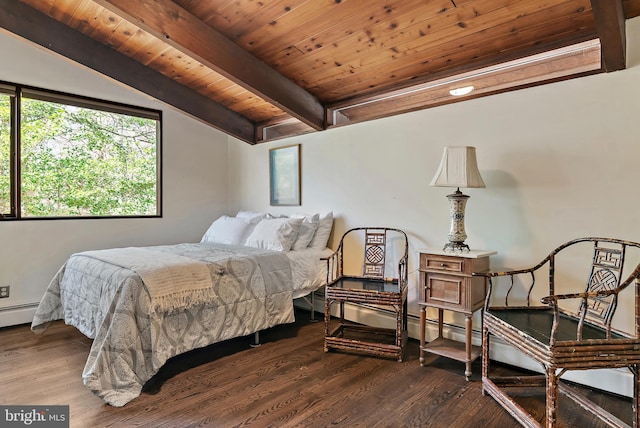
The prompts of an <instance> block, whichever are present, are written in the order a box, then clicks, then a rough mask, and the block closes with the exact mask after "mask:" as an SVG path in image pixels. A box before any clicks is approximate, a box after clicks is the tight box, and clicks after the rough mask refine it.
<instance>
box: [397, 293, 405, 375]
mask: <svg viewBox="0 0 640 428" xmlns="http://www.w3.org/2000/svg"><path fill="white" fill-rule="evenodd" d="M395 309H396V346H397V347H398V348H400V349H401V351H400V354H399V355H398V362H400V363H401V362H402V357H403V355H402V337H403V331H404V329H403V327H404V324H403V321H404V305H403V304H400V305H398V306H397V307H396V308H395Z"/></svg>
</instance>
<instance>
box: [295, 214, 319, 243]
mask: <svg viewBox="0 0 640 428" xmlns="http://www.w3.org/2000/svg"><path fill="white" fill-rule="evenodd" d="M291 218H301V219H303V220H302V224H301V225H300V230H299V231H298V236H296V240H295V241H293V245H292V246H291V249H292V250H304V249H305V248H307V246H308V245H309V243H310V242H311V240H312V239H313V235H314V234H315V233H316V230H318V226H319V225H320V214H314V215H310V216H309V215H305V214H293V215H292V216H291Z"/></svg>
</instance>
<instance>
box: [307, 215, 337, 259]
mask: <svg viewBox="0 0 640 428" xmlns="http://www.w3.org/2000/svg"><path fill="white" fill-rule="evenodd" d="M331 228H333V211H329V212H328V213H326V214H325V215H324V216H322V217H320V224H319V225H318V230H316V233H315V234H314V235H313V238H312V239H311V242H310V243H309V248H317V249H320V250H322V249H325V248H327V242H329V235H331Z"/></svg>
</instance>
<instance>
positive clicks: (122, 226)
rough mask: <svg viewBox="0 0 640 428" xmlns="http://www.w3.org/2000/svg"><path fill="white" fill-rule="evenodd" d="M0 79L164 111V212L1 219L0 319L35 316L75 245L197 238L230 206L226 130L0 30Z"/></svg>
mask: <svg viewBox="0 0 640 428" xmlns="http://www.w3.org/2000/svg"><path fill="white" fill-rule="evenodd" d="M0 52H2V55H3V58H4V61H3V63H2V67H0V80H4V81H7V82H12V83H21V84H25V85H32V86H37V87H40V88H46V89H52V90H56V91H63V92H69V93H73V94H79V95H85V96H89V97H95V98H100V99H105V100H112V101H117V102H122V103H127V104H132V105H137V106H143V107H149V108H153V109H157V110H162V111H163V133H164V135H163V146H162V149H163V216H162V218H155V219H117V220H116V219H113V220H89V219H85V220H40V221H36V220H24V221H0V285H10V286H11V296H10V297H9V298H8V299H0V326H5V325H13V324H18V323H25V322H30V321H31V318H32V315H33V307H34V305H35V304H37V303H38V302H39V301H40V298H41V297H42V295H43V293H44V290H45V289H46V287H47V285H48V283H49V281H50V280H51V278H52V277H53V275H54V274H55V273H56V271H57V270H58V268H59V267H60V266H61V265H62V263H63V262H64V261H65V260H66V258H67V257H68V256H69V255H70V254H71V253H73V252H76V251H82V250H88V249H99V248H107V247H119V246H129V245H155V244H165V243H175V242H191V241H199V240H200V237H201V236H202V234H203V233H204V231H205V230H206V229H207V227H208V226H209V224H210V223H211V221H212V219H214V218H216V217H218V216H219V215H221V214H224V213H226V210H227V196H228V190H227V189H228V183H227V137H226V135H224V134H222V133H220V132H218V131H216V130H214V129H212V128H211V127H209V126H206V125H204V124H202V123H200V122H197V121H195V120H193V119H191V118H189V117H187V116H185V115H184V114H180V113H177V112H176V111H174V110H172V109H171V108H170V107H167V106H166V105H164V104H161V103H159V102H157V101H154V100H152V99H151V98H150V97H148V96H146V95H144V94H140V93H138V92H135V91H132V90H130V89H128V88H126V87H124V86H122V85H120V84H117V83H115V82H113V81H112V80H110V79H108V78H105V77H102V76H100V75H98V74H97V73H95V72H93V71H91V70H88V69H86V68H84V67H81V66H78V65H77V64H75V63H71V62H70V61H68V60H65V59H62V58H60V57H58V56H56V55H54V54H52V53H50V52H48V51H45V50H44V49H41V48H39V47H36V46H34V45H32V44H30V43H28V42H26V41H24V40H22V39H18V38H16V37H15V36H10V35H9V34H8V33H5V32H0Z"/></svg>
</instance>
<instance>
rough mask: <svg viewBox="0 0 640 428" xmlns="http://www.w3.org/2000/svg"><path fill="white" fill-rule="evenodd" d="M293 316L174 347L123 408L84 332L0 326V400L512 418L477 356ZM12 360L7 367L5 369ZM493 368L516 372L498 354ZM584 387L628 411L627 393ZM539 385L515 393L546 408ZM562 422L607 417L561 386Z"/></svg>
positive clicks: (124, 411) (163, 418)
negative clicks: (93, 376) (105, 392)
mask: <svg viewBox="0 0 640 428" xmlns="http://www.w3.org/2000/svg"><path fill="white" fill-rule="evenodd" d="M296 317H297V319H298V321H296V322H295V323H293V324H289V325H283V326H277V327H274V328H272V329H269V330H267V331H265V332H263V333H262V334H261V339H262V342H263V344H262V346H260V347H258V348H251V347H249V343H250V342H251V339H252V338H250V337H245V338H237V339H233V340H229V341H226V342H223V343H219V344H215V345H212V346H208V347H206V348H202V349H199V350H195V351H192V352H189V353H187V354H184V355H180V356H178V357H175V358H173V359H171V360H170V361H169V362H167V364H166V365H165V366H164V367H163V368H162V369H161V370H160V372H159V373H158V374H157V375H156V376H155V377H154V378H153V379H152V380H150V381H149V382H147V384H146V385H145V388H144V389H143V392H142V394H141V395H140V397H138V398H136V399H135V400H133V401H131V402H130V403H128V404H127V405H126V406H124V407H121V408H116V407H111V406H109V405H107V404H105V403H104V402H102V401H101V400H100V399H98V398H97V397H96V396H94V395H93V394H92V393H91V392H90V391H89V390H88V389H86V387H84V385H83V384H82V379H81V375H82V369H83V367H84V363H85V360H86V358H87V355H88V353H89V349H90V346H91V340H89V339H87V338H86V337H84V336H83V335H82V334H81V333H79V332H78V331H77V330H76V329H75V328H73V327H70V326H66V325H64V323H62V322H55V323H53V324H52V326H51V327H50V328H49V330H47V331H46V332H45V333H44V334H43V335H41V336H37V335H35V334H33V333H32V332H31V331H30V330H29V326H18V327H10V328H4V329H0V367H3V368H4V369H3V370H0V404H4V405H7V404H21V405H36V404H41V405H69V406H70V421H71V426H72V427H133V426H135V427H153V428H158V427H167V428H169V427H170V428H175V427H208V426H211V427H236V426H247V425H250V426H258V427H325V426H345V427H353V426H363V427H399V426H402V427H413V426H415V427H467V426H487V427H493V426H501V427H516V426H518V424H517V423H516V422H515V420H514V419H513V418H512V417H511V416H510V415H509V414H508V413H507V412H506V411H504V410H503V409H502V408H501V407H500V406H499V405H498V404H497V403H496V402H495V401H494V400H493V399H492V398H490V397H488V396H483V395H482V385H481V382H480V375H479V373H480V361H476V362H475V363H474V365H473V375H472V377H471V380H470V381H469V382H467V381H465V378H464V374H463V373H464V364H462V363H460V362H457V361H453V360H450V359H447V358H443V357H438V356H435V355H429V356H427V359H426V362H425V367H421V366H420V363H419V362H418V344H417V342H416V341H414V340H410V341H409V344H408V349H407V354H406V359H405V362H403V363H398V362H397V361H395V360H393V359H383V358H377V357H371V356H363V355H357V354H349V353H344V352H330V353H325V352H324V350H323V335H324V324H323V323H309V322H308V321H307V320H308V318H309V314H308V312H304V311H297V312H296ZM6 368H10V369H6ZM496 370H499V371H500V370H501V371H503V372H505V373H518V372H517V371H515V372H514V369H512V368H508V367H504V366H499V365H496ZM582 389H584V390H585V391H586V392H587V393H588V394H589V396H590V398H591V399H593V400H594V401H596V402H597V403H598V404H599V405H601V406H603V407H606V408H608V409H610V410H612V411H613V412H614V413H615V414H617V415H621V418H622V419H623V420H624V421H626V422H627V423H629V422H630V421H631V416H632V411H631V401H630V400H629V399H627V398H621V397H617V396H612V395H610V394H605V393H602V392H598V391H590V390H587V389H586V388H582ZM541 393H542V392H539V391H530V390H527V391H526V393H524V394H522V395H520V396H518V397H517V400H518V402H520V403H521V404H522V405H525V406H527V407H528V408H532V409H533V411H534V413H535V414H536V416H537V417H539V419H540V420H542V418H543V416H544V397H543V396H542V395H541ZM559 426H560V427H562V426H590V427H600V426H603V424H602V423H600V422H599V421H597V420H594V418H592V417H590V416H589V415H588V414H586V412H583V411H581V410H580V408H579V407H577V406H576V405H575V404H573V403H572V402H571V401H570V400H568V399H564V398H563V397H561V411H560V415H559Z"/></svg>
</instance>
